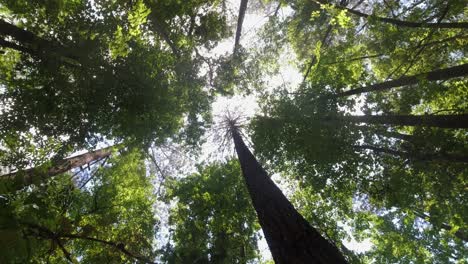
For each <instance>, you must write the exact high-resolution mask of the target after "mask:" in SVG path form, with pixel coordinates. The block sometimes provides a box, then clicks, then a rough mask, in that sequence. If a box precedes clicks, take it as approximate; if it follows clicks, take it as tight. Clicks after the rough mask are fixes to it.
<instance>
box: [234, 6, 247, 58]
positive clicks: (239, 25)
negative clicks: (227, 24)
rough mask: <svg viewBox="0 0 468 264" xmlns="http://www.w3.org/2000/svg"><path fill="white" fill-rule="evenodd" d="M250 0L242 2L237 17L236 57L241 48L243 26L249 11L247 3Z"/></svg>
mask: <svg viewBox="0 0 468 264" xmlns="http://www.w3.org/2000/svg"><path fill="white" fill-rule="evenodd" d="M248 2H249V1H248V0H241V2H240V7H239V15H238V17H237V29H236V38H235V42H234V52H233V54H234V56H236V54H237V52H238V50H239V46H240V38H241V35H242V24H243V23H244V18H245V11H247V3H248Z"/></svg>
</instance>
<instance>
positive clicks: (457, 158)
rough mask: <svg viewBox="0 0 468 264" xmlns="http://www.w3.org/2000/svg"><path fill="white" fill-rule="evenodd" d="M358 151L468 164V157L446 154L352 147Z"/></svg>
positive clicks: (366, 146)
mask: <svg viewBox="0 0 468 264" xmlns="http://www.w3.org/2000/svg"><path fill="white" fill-rule="evenodd" d="M353 148H355V149H358V150H372V151H373V152H375V153H385V154H390V155H392V156H397V157H402V158H407V159H409V160H413V161H431V162H436V161H439V162H463V163H468V156H460V155H453V154H448V153H418V152H415V153H411V152H405V151H399V150H394V149H388V148H380V147H376V146H371V145H359V146H353Z"/></svg>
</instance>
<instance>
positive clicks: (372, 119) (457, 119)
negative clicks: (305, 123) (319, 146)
mask: <svg viewBox="0 0 468 264" xmlns="http://www.w3.org/2000/svg"><path fill="white" fill-rule="evenodd" d="M320 119H322V120H323V121H332V122H333V121H341V122H352V123H367V124H382V125H395V126H426V127H440V128H468V114H460V115H362V116H341V117H324V118H320Z"/></svg>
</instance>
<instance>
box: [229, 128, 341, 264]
mask: <svg viewBox="0 0 468 264" xmlns="http://www.w3.org/2000/svg"><path fill="white" fill-rule="evenodd" d="M231 134H232V137H233V140H234V144H235V148H236V151H237V155H238V157H239V161H240V164H241V168H242V173H243V175H244V179H245V181H246V184H247V189H248V190H249V193H250V197H251V199H252V203H253V206H254V208H255V210H256V212H257V216H258V220H259V222H260V225H261V227H262V230H263V233H264V235H265V239H266V241H267V243H268V247H269V248H270V251H271V254H272V256H273V259H274V261H275V263H277V264H299V263H300V264H302V263H303V264H316V263H320V264H325V263H327V264H329V263H346V260H345V258H344V257H343V255H342V254H341V252H340V251H339V250H338V248H337V247H336V246H335V245H333V244H332V243H330V242H329V241H327V240H326V239H325V238H323V237H322V236H321V235H320V233H319V232H318V231H317V230H316V229H314V228H313V227H312V226H311V225H310V224H309V223H308V222H307V221H306V220H305V219H304V218H303V217H302V215H300V214H299V213H298V212H297V210H296V209H295V208H294V206H293V205H292V204H291V203H290V202H289V201H288V199H287V198H286V197H285V196H284V194H283V193H282V192H281V190H280V189H279V188H278V187H277V186H276V185H275V183H274V182H273V181H272V180H271V179H270V178H269V177H268V175H267V173H266V171H265V170H264V169H263V168H262V166H261V165H260V164H259V163H258V161H257V160H256V159H255V157H254V156H253V155H252V153H251V152H250V151H249V149H248V148H247V146H246V145H245V144H244V142H243V140H242V138H241V136H240V134H239V132H238V130H237V128H236V127H235V126H234V125H232V126H231Z"/></svg>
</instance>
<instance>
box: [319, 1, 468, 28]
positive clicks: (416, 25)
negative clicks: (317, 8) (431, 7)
mask: <svg viewBox="0 0 468 264" xmlns="http://www.w3.org/2000/svg"><path fill="white" fill-rule="evenodd" d="M313 1H314V2H316V3H318V4H330V3H328V2H327V1H325V0H313ZM333 6H334V7H336V8H339V9H343V10H346V11H348V12H349V13H351V14H353V15H356V16H358V17H363V18H366V19H367V18H369V17H372V18H373V19H376V20H378V21H381V22H385V23H390V24H392V25H395V26H399V27H410V28H468V22H448V23H443V22H440V23H425V22H411V21H403V20H398V19H394V18H387V17H378V16H373V15H369V14H365V13H362V12H359V11H356V10H353V9H350V8H346V7H344V6H339V5H333Z"/></svg>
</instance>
